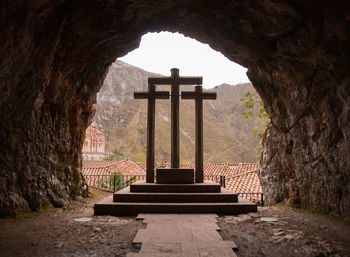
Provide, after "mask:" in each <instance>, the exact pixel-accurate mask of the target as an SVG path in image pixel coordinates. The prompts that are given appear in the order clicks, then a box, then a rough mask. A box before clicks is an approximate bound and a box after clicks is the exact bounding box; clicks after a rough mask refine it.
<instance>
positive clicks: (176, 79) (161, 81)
mask: <svg viewBox="0 0 350 257" xmlns="http://www.w3.org/2000/svg"><path fill="white" fill-rule="evenodd" d="M202 80H203V79H202V77H180V76H179V69H175V68H173V69H171V76H170V77H161V78H149V79H148V83H151V84H153V85H171V168H179V166H180V137H179V112H180V109H179V97H180V94H179V92H180V85H200V84H202Z"/></svg>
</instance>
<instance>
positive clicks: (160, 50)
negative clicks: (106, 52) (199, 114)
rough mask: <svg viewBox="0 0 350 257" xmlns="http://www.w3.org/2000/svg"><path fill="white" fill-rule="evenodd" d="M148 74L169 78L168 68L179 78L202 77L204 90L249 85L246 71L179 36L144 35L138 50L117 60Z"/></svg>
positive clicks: (219, 54) (164, 34)
mask: <svg viewBox="0 0 350 257" xmlns="http://www.w3.org/2000/svg"><path fill="white" fill-rule="evenodd" d="M119 59H120V60H122V61H123V62H126V63H129V64H131V65H134V66H136V67H139V68H141V69H144V70H146V71H149V72H154V73H159V74H162V75H165V76H170V69H171V68H178V69H180V76H203V87H205V88H213V87H215V86H217V85H220V84H223V83H228V84H233V85H235V84H238V83H245V82H249V79H248V77H247V76H246V72H247V69H246V68H244V67H242V66H240V65H238V64H236V63H234V62H231V61H230V60H229V59H227V58H226V57H225V56H224V55H222V54H221V53H220V52H217V51H215V50H213V49H212V48H210V47H209V45H207V44H202V43H200V42H198V41H197V40H194V39H192V38H189V37H185V36H184V35H182V34H179V33H170V32H160V33H148V34H146V35H143V37H142V39H141V43H140V47H139V48H137V49H135V50H134V51H132V52H130V53H128V54H127V55H125V56H123V57H121V58H119Z"/></svg>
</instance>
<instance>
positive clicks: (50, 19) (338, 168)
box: [0, 0, 350, 219]
mask: <svg viewBox="0 0 350 257" xmlns="http://www.w3.org/2000/svg"><path fill="white" fill-rule="evenodd" d="M349 9H350V7H349V4H348V3H347V2H346V1H337V2H336V3H335V2H334V1H296V2H293V3H289V2H287V1H283V0H280V1H271V0H266V1H255V2H254V4H253V3H252V2H250V1H244V0H241V1H211V0H204V1H203V0H202V1H199V0H198V1H197V0H195V1H186V0H178V1H151V0H140V1H113V0H110V1H97V0H96V1H82V0H75V1H68V0H60V1H50V0H44V1H9V0H8V1H3V3H2V4H1V5H0V11H1V16H0V24H1V27H0V37H1V43H0V55H1V59H0V81H1V90H0V96H1V97H0V104H1V108H0V117H1V123H0V124H1V125H0V140H1V144H0V153H1V154H0V161H1V167H0V169H1V177H0V185H1V187H0V206H1V208H0V210H1V214H2V215H7V214H9V213H11V212H13V211H16V210H17V209H18V208H19V209H22V208H24V209H37V208H39V207H40V206H43V205H45V204H47V203H51V204H53V205H55V206H62V205H64V204H65V203H66V201H67V200H68V199H69V197H74V196H75V195H77V194H81V193H83V192H84V186H83V182H81V181H82V180H81V179H80V149H81V144H82V142H83V138H84V130H85V127H86V126H87V123H88V120H89V118H90V117H91V115H92V113H93V108H92V104H93V102H94V101H95V96H96V93H97V91H98V90H99V88H100V86H101V83H102V81H103V78H104V75H105V74H106V70H107V68H108V66H109V65H110V64H111V63H112V62H113V61H114V60H115V59H116V58H117V57H119V56H123V55H124V54H126V53H127V52H128V51H130V50H132V49H135V48H136V47H137V46H138V43H139V41H140V37H141V35H142V34H144V33H146V32H150V31H162V30H167V31H173V32H175V31H178V32H181V33H184V34H185V35H187V36H190V37H194V38H196V39H198V40H200V41H202V42H205V43H208V44H210V45H211V47H212V48H214V49H216V50H218V51H221V52H222V53H223V54H224V55H225V56H226V57H228V58H229V59H231V60H232V61H235V62H237V63H240V64H242V65H243V66H246V67H248V76H249V78H250V80H251V81H252V82H253V84H254V86H255V88H256V89H257V91H258V92H259V94H260V96H261V97H262V99H263V101H264V104H265V107H266V109H267V111H268V113H269V114H270V116H271V118H272V124H271V125H270V127H269V130H268V133H267V136H266V139H265V147H264V156H263V160H262V163H261V167H262V168H261V170H260V178H261V181H262V185H263V188H264V190H265V193H266V196H267V197H268V200H269V202H278V201H285V200H287V201H289V202H291V203H293V204H296V205H299V206H302V207H307V208H310V209H312V210H313V211H319V212H323V213H329V214H331V215H336V216H340V217H343V218H345V219H349V217H350V174H349V171H350V162H349V156H350V144H349V140H350V124H349V120H350V89H349V87H350V86H349V84H350V77H349V72H348V71H349V70H350V61H349V60H350V56H349V55H350V51H349V49H350V47H349V43H350V34H349V31H350V18H349Z"/></svg>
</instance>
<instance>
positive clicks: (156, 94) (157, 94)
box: [134, 91, 169, 99]
mask: <svg viewBox="0 0 350 257" xmlns="http://www.w3.org/2000/svg"><path fill="white" fill-rule="evenodd" d="M134 98H135V99H149V98H157V99H169V92H168V91H153V92H152V91H150V92H147V91H145V92H134Z"/></svg>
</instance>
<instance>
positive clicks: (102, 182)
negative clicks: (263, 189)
mask: <svg viewBox="0 0 350 257" xmlns="http://www.w3.org/2000/svg"><path fill="white" fill-rule="evenodd" d="M84 177H85V181H86V183H87V184H88V186H94V187H98V188H102V189H105V190H111V191H113V192H116V191H118V190H121V189H123V188H125V187H127V186H129V185H130V184H132V183H134V182H136V181H145V180H146V175H119V174H105V175H99V174H89V175H84ZM204 180H205V181H212V182H215V183H218V184H220V185H221V186H222V187H226V184H225V182H226V178H225V176H220V175H204ZM237 194H238V195H240V196H241V197H243V198H245V199H247V200H250V201H252V202H254V203H256V204H259V205H261V206H264V194H263V193H258V192H238V193H237Z"/></svg>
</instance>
